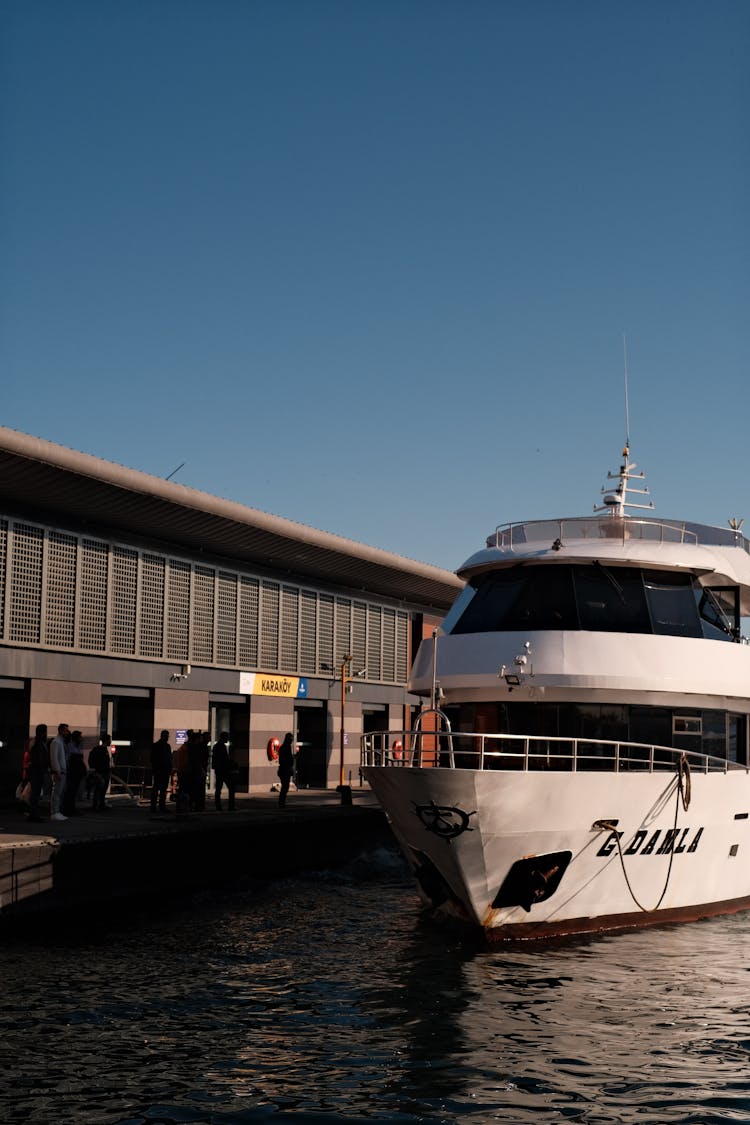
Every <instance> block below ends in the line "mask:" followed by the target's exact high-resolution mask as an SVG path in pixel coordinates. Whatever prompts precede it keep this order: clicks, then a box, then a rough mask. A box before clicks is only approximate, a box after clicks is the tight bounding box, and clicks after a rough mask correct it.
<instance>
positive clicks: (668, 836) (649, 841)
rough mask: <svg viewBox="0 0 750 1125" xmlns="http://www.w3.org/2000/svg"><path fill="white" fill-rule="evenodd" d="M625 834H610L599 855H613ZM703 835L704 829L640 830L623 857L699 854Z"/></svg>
mask: <svg viewBox="0 0 750 1125" xmlns="http://www.w3.org/2000/svg"><path fill="white" fill-rule="evenodd" d="M624 835H625V833H624V832H610V834H609V836H608V837H607V839H606V840H605V841H604V843H603V844H602V846H601V847H600V848H599V851H598V852H597V853H596V854H597V855H602V856H608V855H612V854H613V852H614V851H615V850H616V848H617V841H618V838H619V839H620V840H622V838H623V836H624ZM702 835H703V828H702V827H701V828H666V829H664V828H657V829H655V830H654V831H653V832H651V833H648V832H646V830H645V829H643V828H639V829H638V831H637V832H636V833H635V835H634V836H633V838H632V840H630V842H629V843H628V846H627V847H626V848H623V849H622V854H623V855H669V854H670V853H674V854H675V855H679V854H680V853H681V852H688V853H689V852H697V850H698V844H699V843H700V839H701V836H702Z"/></svg>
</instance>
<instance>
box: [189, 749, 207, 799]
mask: <svg viewBox="0 0 750 1125" xmlns="http://www.w3.org/2000/svg"><path fill="white" fill-rule="evenodd" d="M190 734H191V736H192V737H190V738H189V739H188V745H187V762H188V776H189V778H190V781H189V787H190V800H191V802H192V806H193V811H194V812H204V811H205V808H206V773H207V771H208V759H209V749H208V746H209V743H208V736H207V735H204V734H202V733H201V732H200V731H191V732H190Z"/></svg>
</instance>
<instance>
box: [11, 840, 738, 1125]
mask: <svg viewBox="0 0 750 1125" xmlns="http://www.w3.org/2000/svg"><path fill="white" fill-rule="evenodd" d="M749 952H750V914H745V915H737V916H735V917H730V918H724V919H718V920H714V921H711V922H705V923H698V924H693V925H688V926H681V927H673V928H665V929H663V930H651V931H649V932H642V933H633V934H622V935H618V936H611V937H601V938H588V939H586V940H580V941H570V942H567V943H564V944H558V945H552V946H533V947H531V946H522V947H520V946H514V947H510V948H494V949H485V948H482V947H478V946H477V945H476V944H475V943H471V942H467V941H465V940H463V941H462V940H459V939H458V938H456V937H455V936H450V935H448V934H447V933H446V932H445V931H443V930H439V929H436V928H434V927H433V926H432V925H429V924H427V923H425V922H424V921H423V920H421V919H420V916H419V913H418V910H417V900H416V896H415V893H414V889H413V886H412V884H411V882H410V881H409V879H408V877H407V876H405V874H404V871H403V869H402V867H401V865H400V863H399V861H398V860H397V858H396V857H395V855H393V854H391V853H389V852H383V853H380V854H378V855H376V856H369V857H367V858H366V859H363V860H361V861H359V862H358V863H357V864H354V865H353V866H352V867H350V868H349V869H347V871H346V872H344V873H340V872H336V873H324V874H322V875H315V876H309V877H305V878H297V879H294V880H288V881H284V882H281V883H276V884H274V885H272V886H267V887H254V888H245V889H243V890H241V891H238V892H236V893H234V894H222V895H201V896H195V897H193V898H192V899H190V901H183V902H181V903H180V904H178V905H175V904H171V905H165V906H164V907H162V908H160V909H158V910H156V911H155V910H153V909H149V910H145V909H140V910H134V909H133V908H131V910H130V913H129V916H128V917H123V916H122V915H120V916H119V917H118V918H116V919H114V918H97V917H94V918H91V917H88V918H85V919H81V920H80V922H79V923H78V924H76V925H75V926H71V927H68V928H66V929H62V930H61V929H60V927H59V926H57V925H55V926H50V923H49V922H48V921H44V922H42V921H40V923H39V928H38V932H34V933H30V934H25V935H23V936H21V935H11V936H8V935H5V937H4V940H3V947H2V949H1V950H0V957H1V958H2V976H3V988H2V999H0V1042H2V1048H3V1059H4V1066H3V1069H2V1075H0V1120H2V1121H3V1122H4V1123H6V1125H11V1123H15V1122H19V1123H20V1122H24V1123H40V1125H41V1123H43V1125H67V1123H75V1125H78V1123H86V1125H110V1123H117V1125H126V1123H127V1125H131V1123H132V1125H136V1123H137V1125H143V1123H148V1125H157V1123H167V1122H185V1123H216V1125H236V1123H239V1122H266V1121H279V1122H283V1121H309V1122H318V1123H319V1122H321V1121H325V1120H332V1119H333V1118H334V1117H335V1118H336V1119H337V1120H339V1121H344V1122H346V1121H370V1120H372V1121H376V1122H377V1121H381V1122H382V1121H393V1122H422V1121H428V1122H451V1123H452V1122H471V1123H481V1122H490V1121H506V1122H513V1123H523V1122H532V1121H533V1122H535V1123H539V1122H542V1123H545V1122H566V1121H567V1122H585V1123H587V1125H603V1123H610V1122H611V1123H615V1122H616V1123H618V1125H619V1123H627V1122H633V1123H636V1122H637V1123H638V1125H642V1123H644V1122H654V1123H656V1122H658V1123H660V1125H661V1123H667V1122H681V1123H696V1125H697V1123H700V1125H711V1123H713V1122H748V1121H750V1058H749V1054H750V979H749V978H748V972H749V970H750V958H749V957H748V953H749Z"/></svg>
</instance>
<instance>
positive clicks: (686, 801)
mask: <svg viewBox="0 0 750 1125" xmlns="http://www.w3.org/2000/svg"><path fill="white" fill-rule="evenodd" d="M690 795H691V793H690V763H689V762H688V760H687V756H686V755H685V754H683V755H682V757H681V758H680V760H679V762H678V764H677V800H676V801H675V806H674V825H673V832H674V835H673V837H672V842H673V843H674V840H675V839H676V838H677V817H678V815H679V811H680V802H682V807H683V808H684V809H685V812H687V810H688V807H689V805H690ZM598 823H599V824H601V826H602V828H609V829H610V830H611V831H612V832H613V833H614V836H615V840H616V841H617V852H618V854H619V856H620V866H621V867H622V873H623V875H624V876H625V883H626V885H627V888H628V890H629V891H630V897H631V898H632V900H633V902H634V903H635V905H636V906H637V907H638V909H639V910H642V911H643V912H644V914H648V913H651V912H652V911H654V910H658V909H659V907H660V906H661V904H662V902H663V900H664V896H665V894H666V893H667V887H668V886H669V880H670V878H671V875H672V863H673V861H674V848H673V847H672V848H670V850H669V866H668V868H667V878H666V881H665V883H664V889H663V891H662V892H661V894H660V895H659V901H658V902H657V904H656V906H653V907H651V911H649V908H648V907H647V906H644V905H643V903H642V902H639V901H638V899H637V898H636V894H635V891H634V890H633V888H632V887H631V885H630V879H629V878H628V873H627V871H626V870H625V857H624V855H623V853H622V844H621V843H620V833H619V832H618V831H617V829H616V825H615V824H613V823H612V821H611V820H601V821H599V822H598Z"/></svg>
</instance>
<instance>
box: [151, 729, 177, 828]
mask: <svg viewBox="0 0 750 1125" xmlns="http://www.w3.org/2000/svg"><path fill="white" fill-rule="evenodd" d="M151 773H152V774H153V784H152V786H151V812H156V802H157V799H158V802H159V812H166V811H167V789H168V788H169V779H170V778H171V776H172V747H171V746H170V745H169V731H168V730H163V731H162V732H161V734H160V736H159V739H158V741H157V742H155V743H154V744H153V746H152V747H151Z"/></svg>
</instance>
